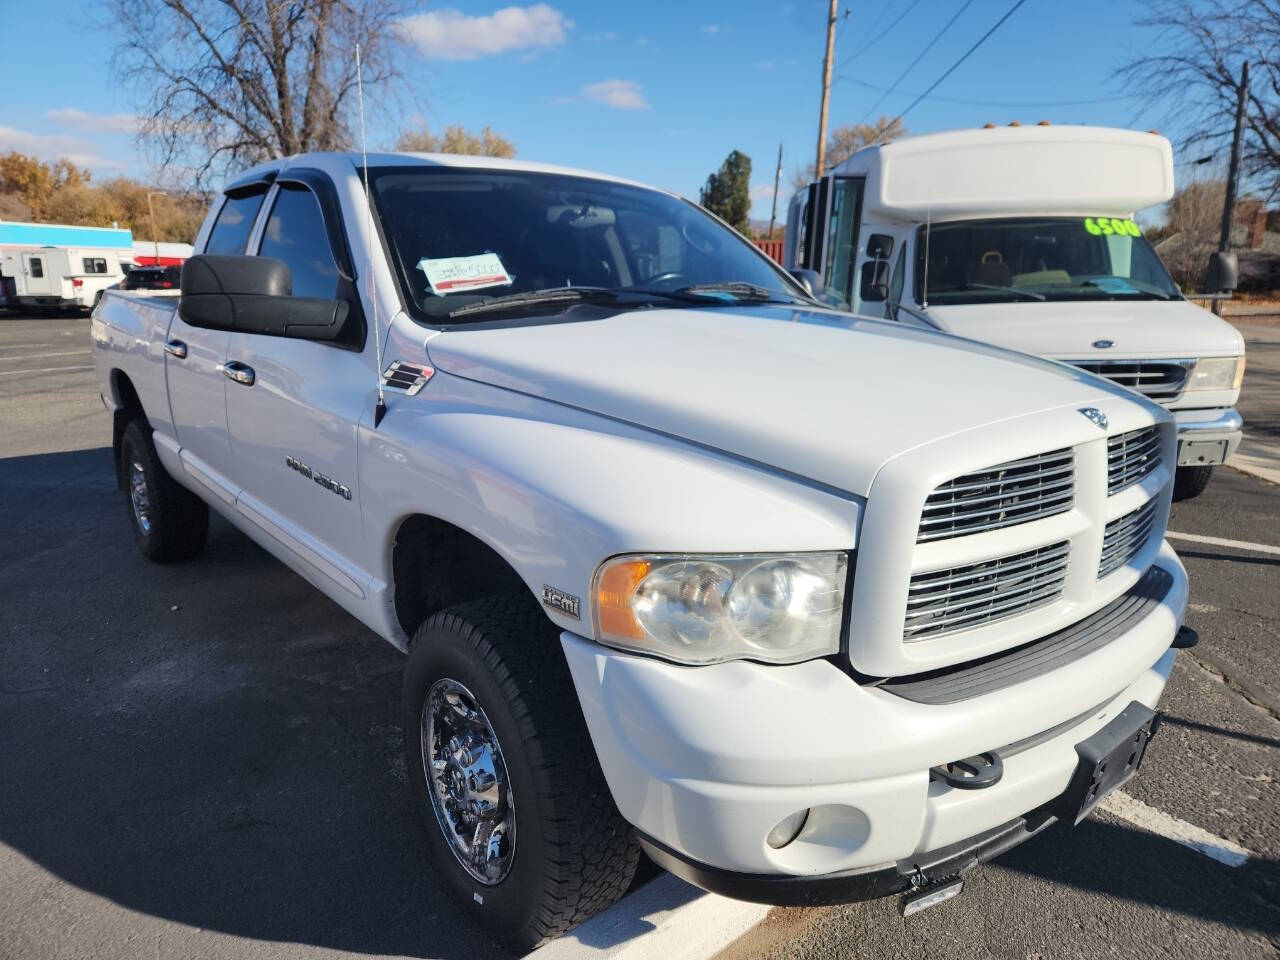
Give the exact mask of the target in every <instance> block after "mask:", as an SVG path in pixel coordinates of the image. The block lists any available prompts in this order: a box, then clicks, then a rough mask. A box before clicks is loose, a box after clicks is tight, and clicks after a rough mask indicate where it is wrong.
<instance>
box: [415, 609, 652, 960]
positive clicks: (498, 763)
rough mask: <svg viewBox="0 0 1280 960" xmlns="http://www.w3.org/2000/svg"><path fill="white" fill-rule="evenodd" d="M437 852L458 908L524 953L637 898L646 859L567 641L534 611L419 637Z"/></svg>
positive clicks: (426, 780) (424, 761)
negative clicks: (590, 721) (619, 798)
mask: <svg viewBox="0 0 1280 960" xmlns="http://www.w3.org/2000/svg"><path fill="white" fill-rule="evenodd" d="M401 711H402V717H403V722H404V745H405V762H406V764H407V767H408V771H409V783H410V785H411V788H412V792H413V799H414V805H415V806H416V808H417V810H418V814H419V817H420V819H421V821H422V825H423V828H424V830H425V833H426V841H427V847H428V852H429V854H430V857H431V860H432V863H433V865H434V867H435V869H436V872H437V874H438V875H439V876H440V877H442V878H443V879H444V881H445V883H446V884H447V886H448V887H449V888H450V890H451V892H452V893H453V895H454V896H455V897H456V898H457V900H458V902H459V904H460V905H461V906H462V907H463V908H464V909H465V910H467V911H468V912H469V913H470V914H471V915H472V916H473V917H474V918H476V919H477V920H478V922H479V923H481V924H482V925H483V927H484V929H485V930H487V931H489V932H491V933H493V934H494V935H496V936H497V937H498V938H499V939H501V940H503V941H505V942H506V943H507V944H509V945H510V946H512V947H513V948H515V949H517V950H520V951H526V950H530V949H532V948H533V947H536V946H537V945H538V944H540V943H542V942H543V941H545V940H548V939H550V938H552V937H556V936H559V935H560V934H562V933H564V932H565V931H567V930H569V929H570V928H572V927H575V926H577V925H578V924H579V923H581V922H582V921H584V920H586V919H587V918H589V917H591V916H592V915H594V914H595V913H598V912H599V911H601V910H603V909H605V908H606V907H608V906H610V905H611V904H613V903H614V902H615V901H617V900H618V898H619V897H621V896H622V895H623V893H625V892H626V890H627V887H628V886H629V885H630V883H631V878H632V876H633V875H634V874H635V870H636V863H637V861H638V859H639V847H638V846H637V844H636V841H635V837H634V835H633V833H632V830H631V827H630V826H629V825H628V824H627V823H626V821H624V820H623V819H622V816H621V815H620V814H619V813H618V810H617V808H616V807H615V806H614V803H613V797H612V795H611V794H610V793H609V788H608V786H607V785H606V784H605V781H604V776H603V774H602V773H601V772H600V766H599V764H598V763H597V761H596V755H595V750H594V748H593V747H592V745H591V738H590V736H589V735H588V733H587V728H586V723H585V722H584V720H583V718H582V711H581V709H580V708H579V706H578V695H577V693H576V691H575V690H574V687H573V681H572V679H571V678H570V676H569V669H568V665H567V664H566V663H565V660H564V656H563V655H562V654H561V652H560V649H559V641H558V631H557V629H556V628H555V627H554V625H552V624H551V622H550V621H548V620H547V618H546V617H545V616H544V615H543V613H542V612H541V610H539V609H538V607H537V606H536V605H534V604H533V603H532V602H531V601H530V600H528V599H526V598H524V597H489V598H487V599H484V600H475V601H471V602H468V603H463V604H459V605H458V606H455V607H450V608H449V609H447V610H444V611H442V612H440V613H437V614H436V615H435V616H433V617H431V618H430V619H429V620H427V622H426V623H424V624H423V625H422V626H421V627H419V628H418V631H417V633H416V634H415V635H414V638H413V645H412V647H411V648H410V652H409V660H408V663H407V664H406V666H405V673H404V687H403V696H402V708H401Z"/></svg>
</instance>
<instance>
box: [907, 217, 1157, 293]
mask: <svg viewBox="0 0 1280 960" xmlns="http://www.w3.org/2000/svg"><path fill="white" fill-rule="evenodd" d="M926 247H927V248H928V261H929V262H928V269H927V270H926V269H925V262H924V261H925V249H926ZM916 249H917V264H916V291H915V293H916V299H917V301H919V302H921V303H928V304H929V305H931V306H932V305H935V304H960V303H1009V302H1014V301H1028V302H1036V301H1046V300H1174V299H1179V298H1180V297H1181V294H1180V293H1179V292H1178V288H1177V287H1176V286H1175V285H1174V282H1173V280H1172V279H1171V278H1170V276H1169V272H1168V271H1167V270H1165V268H1164V264H1162V263H1161V262H1160V258H1159V256H1157V255H1156V252H1155V250H1154V249H1153V248H1152V246H1151V244H1150V243H1148V242H1147V239H1146V238H1145V237H1143V236H1142V230H1141V228H1140V227H1139V226H1138V225H1137V223H1135V222H1134V221H1133V220H1129V219H1121V218H1117V217H1044V218H1034V219H1032V218H1022V219H1016V220H1015V219H1009V220H969V221H961V222H956V223H938V224H934V225H933V226H932V227H930V228H929V230H928V237H927V240H926V236H925V228H924V227H921V228H920V231H919V235H918V242H917V247H916ZM926 275H927V277H928V281H927V282H928V291H927V292H928V296H927V298H925V297H922V296H921V294H922V293H923V292H924V289H923V288H924V284H925V282H926V281H925V279H924V278H925V276H926Z"/></svg>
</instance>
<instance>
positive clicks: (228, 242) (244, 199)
mask: <svg viewBox="0 0 1280 960" xmlns="http://www.w3.org/2000/svg"><path fill="white" fill-rule="evenodd" d="M264 195H265V188H263V189H261V190H255V191H254V192H253V193H246V194H239V195H237V196H234V197H227V202H226V203H224V204H223V205H222V209H221V210H220V211H218V219H217V220H216V221H215V222H214V224H213V229H212V230H210V231H209V239H208V240H207V241H206V242H205V245H204V252H205V253H218V254H239V253H244V250H245V247H246V246H247V245H248V243H249V234H250V233H252V232H253V221H254V220H255V219H257V216H258V208H259V207H261V206H262V198H263V196H264Z"/></svg>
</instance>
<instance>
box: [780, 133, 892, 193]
mask: <svg viewBox="0 0 1280 960" xmlns="http://www.w3.org/2000/svg"><path fill="white" fill-rule="evenodd" d="M906 136H910V134H908V133H907V128H906V126H905V125H904V124H903V122H902V118H901V117H883V116H882V117H881V118H880V119H879V120H877V121H876V122H875V123H857V124H845V125H844V126H841V127H836V128H835V129H834V130H832V131H831V135H830V136H829V137H827V158H826V164H827V169H826V171H825V172H826V173H830V172H831V171H832V170H833V169H835V168H836V167H838V166H840V164H842V163H844V162H845V161H846V160H848V159H849V158H850V157H852V156H853V155H854V154H855V153H857V152H858V151H859V150H861V149H862V148H863V147H868V146H871V145H872V144H874V143H887V142H888V141H890V140H901V139H902V138H903V137H906ZM813 179H815V175H814V165H813V164H812V163H811V164H809V165H808V166H805V167H797V168H796V169H795V170H793V171H792V172H791V184H792V186H794V187H795V188H796V189H797V190H799V189H800V188H801V187H803V186H804V185H805V184H807V183H809V181H811V180H813Z"/></svg>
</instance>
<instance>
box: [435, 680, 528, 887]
mask: <svg viewBox="0 0 1280 960" xmlns="http://www.w3.org/2000/svg"><path fill="white" fill-rule="evenodd" d="M421 727H422V734H421V735H422V760H423V767H424V773H425V774H426V777H427V784H428V785H429V787H430V790H429V792H430V794H431V806H432V809H434V811H435V815H436V822H437V823H438V824H439V825H440V830H441V831H442V832H443V833H444V837H445V841H446V842H447V843H448V844H449V849H451V850H452V851H453V855H454V856H455V857H457V858H458V862H459V863H460V864H462V867H463V869H464V870H466V871H467V873H468V874H470V875H471V877H472V878H473V879H475V880H478V881H479V882H480V883H483V884H487V885H492V884H495V883H498V882H500V881H501V880H502V879H503V878H504V877H505V876H506V875H507V873H508V871H509V870H510V869H511V863H512V857H513V855H514V853H515V846H516V817H515V804H514V802H513V799H512V796H511V786H510V781H509V780H508V778H507V766H506V763H504V762H503V759H502V749H501V748H500V747H499V746H498V737H497V735H496V734H495V733H494V732H493V727H492V725H490V723H489V719H488V717H486V716H485V715H484V711H483V710H481V709H480V705H479V704H478V703H477V702H476V698H475V696H474V695H473V694H472V693H471V691H470V690H468V689H467V688H466V687H464V686H463V685H462V684H460V683H458V682H457V681H456V680H447V679H446V680H437V681H436V682H435V683H434V684H432V686H431V689H430V690H428V691H427V698H426V701H425V702H424V703H423V705H422V723H421Z"/></svg>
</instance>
